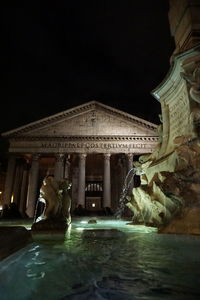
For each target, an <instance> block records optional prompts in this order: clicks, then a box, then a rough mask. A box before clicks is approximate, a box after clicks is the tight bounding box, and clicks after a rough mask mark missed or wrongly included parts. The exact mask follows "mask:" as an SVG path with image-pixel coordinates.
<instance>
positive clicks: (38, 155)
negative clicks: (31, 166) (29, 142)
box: [32, 153, 41, 161]
mask: <svg viewBox="0 0 200 300" xmlns="http://www.w3.org/2000/svg"><path fill="white" fill-rule="evenodd" d="M40 156H41V154H40V153H33V156H32V161H37V160H38V159H39V158H40Z"/></svg>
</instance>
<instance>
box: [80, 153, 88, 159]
mask: <svg viewBox="0 0 200 300" xmlns="http://www.w3.org/2000/svg"><path fill="white" fill-rule="evenodd" d="M86 156H87V154H86V153H79V158H80V159H81V160H85V159H86Z"/></svg>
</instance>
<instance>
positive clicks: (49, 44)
mask: <svg viewBox="0 0 200 300" xmlns="http://www.w3.org/2000/svg"><path fill="white" fill-rule="evenodd" d="M7 2H8V1H7ZM5 3H6V2H5ZM5 5H7V7H4V9H3V35H2V36H1V47H2V50H3V56H2V63H3V64H2V67H1V71H2V72H3V81H2V82H1V83H2V84H3V85H2V89H1V99H2V101H3V103H4V104H5V106H4V108H1V118H0V132H4V131H7V130H10V129H13V128H16V127H18V126H21V125H24V124H27V123H29V122H32V121H35V120H38V119H40V118H43V117H46V116H49V115H52V114H55V113H57V112H60V111H63V110H66V109H68V108H71V107H73V106H76V105H79V104H82V103H85V102H87V101H91V100H97V101H100V102H102V103H104V104H107V105H110V106H113V107H115V108H118V109H121V110H124V111H127V112H129V113H131V114H133V115H136V116H138V117H141V118H144V119H146V120H149V121H152V122H156V123H158V122H159V121H158V113H160V105H159V103H158V102H157V101H156V100H155V99H154V98H153V97H152V96H151V94H150V92H151V90H153V89H154V88H155V87H156V86H157V85H158V84H159V83H160V82H161V81H162V80H163V78H164V77H165V75H166V73H167V72H168V69H169V66H170V64H169V60H170V56H171V54H172V52H173V50H174V40H173V38H172V37H171V35H170V29H169V23H168V1H164V0H162V1H160V0H152V1H148V0H140V1H133V0H92V1H87V0H85V1H83V0H79V1H78V0H77V1H76V0H73V1H67V0H65V1H63V0H59V1H38V2H37V1H31V0H30V1H24V2H20V1H19V2H18V1H17V2H16V4H15V5H16V6H11V4H9V3H6V4H5Z"/></svg>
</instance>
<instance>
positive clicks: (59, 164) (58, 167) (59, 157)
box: [54, 154, 65, 180]
mask: <svg viewBox="0 0 200 300" xmlns="http://www.w3.org/2000/svg"><path fill="white" fill-rule="evenodd" d="M64 158H65V157H64V154H56V162H55V167H54V177H55V179H58V180H59V179H63V176H64Z"/></svg>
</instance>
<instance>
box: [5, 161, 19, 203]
mask: <svg viewBox="0 0 200 300" xmlns="http://www.w3.org/2000/svg"><path fill="white" fill-rule="evenodd" d="M15 166H16V157H15V156H14V155H11V156H10V158H9V161H8V169H7V173H6V182H5V191H4V196H3V202H4V204H8V205H9V204H10V201H11V197H12V189H13V182H14V174H15Z"/></svg>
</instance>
